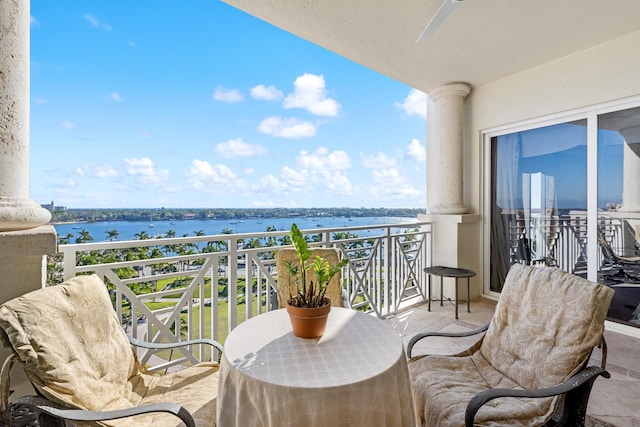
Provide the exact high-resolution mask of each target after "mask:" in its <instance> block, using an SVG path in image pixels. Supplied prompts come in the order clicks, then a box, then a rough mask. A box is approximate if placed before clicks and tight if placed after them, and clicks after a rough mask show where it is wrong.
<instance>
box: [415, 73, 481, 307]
mask: <svg viewBox="0 0 640 427" xmlns="http://www.w3.org/2000/svg"><path fill="white" fill-rule="evenodd" d="M470 91H471V88H470V87H469V85H467V84H465V83H451V84H447V85H444V86H440V87H437V88H436V89H434V90H432V91H430V92H429V98H428V101H427V214H426V215H419V216H418V219H419V220H422V221H428V222H431V236H432V252H431V254H432V263H433V264H432V265H434V266H436V265H442V266H446V267H461V268H466V269H470V270H473V271H475V272H476V273H477V275H476V276H475V277H473V278H472V279H471V294H470V295H467V294H466V288H465V289H463V288H464V287H460V294H459V298H460V299H461V300H466V299H468V298H474V297H476V296H478V295H480V294H481V293H482V280H481V278H482V274H481V270H480V269H481V260H479V259H478V256H477V252H476V251H475V248H478V247H479V246H480V241H479V238H480V237H479V236H481V226H482V223H481V222H480V216H479V215H476V214H473V215H472V214H469V213H468V212H469V211H470V209H469V208H468V207H466V206H464V203H463V190H464V180H463V177H464V174H463V149H462V148H463V142H464V140H463V126H464V97H465V96H467V95H468V94H469V92H470ZM443 283H444V289H443V294H444V296H445V297H448V298H453V297H454V295H455V280H454V279H450V278H445V279H444V282H443ZM432 290H433V291H434V295H433V296H435V297H439V296H440V295H439V293H440V287H439V286H434V287H433V289H432Z"/></svg>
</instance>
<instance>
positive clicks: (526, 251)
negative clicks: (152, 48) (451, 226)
mask: <svg viewBox="0 0 640 427" xmlns="http://www.w3.org/2000/svg"><path fill="white" fill-rule="evenodd" d="M589 129H594V130H593V131H592V132H590V131H589ZM487 141H488V145H489V147H488V150H487V154H488V157H489V162H488V163H489V164H488V166H489V169H490V181H489V185H488V188H487V190H488V192H489V207H488V209H487V215H488V216H489V221H488V222H489V226H488V232H489V233H488V236H489V248H490V250H489V257H488V259H487V261H486V262H487V268H488V270H489V279H490V281H489V283H490V285H489V289H488V291H491V292H500V291H501V289H502V285H503V283H504V279H505V277H506V274H507V272H508V270H509V268H510V266H511V265H512V264H514V263H522V264H529V265H548V266H556V267H559V268H561V269H563V270H565V271H568V272H571V273H574V274H577V275H580V276H582V277H585V278H589V279H590V280H597V281H598V282H600V283H603V284H606V285H608V286H611V288H612V289H614V290H615V296H614V300H613V302H612V305H611V309H610V310H609V319H610V320H614V321H617V322H621V323H624V324H628V325H638V326H640V107H636V108H628V109H618V110H615V111H597V110H594V111H593V112H588V113H585V115H584V118H580V119H577V120H571V121H566V122H562V123H555V124H553V125H549V126H540V127H534V128H528V129H524V130H518V131H514V132H504V133H495V134H490V135H489V136H488V138H487ZM589 237H591V239H589ZM590 240H591V241H590Z"/></svg>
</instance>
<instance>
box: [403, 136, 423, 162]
mask: <svg viewBox="0 0 640 427" xmlns="http://www.w3.org/2000/svg"><path fill="white" fill-rule="evenodd" d="M407 156H409V157H411V158H413V159H416V160H417V161H419V162H424V161H426V160H427V149H426V147H425V146H424V145H422V144H420V141H419V140H417V139H415V138H414V139H412V140H411V142H410V143H409V145H408V146H407Z"/></svg>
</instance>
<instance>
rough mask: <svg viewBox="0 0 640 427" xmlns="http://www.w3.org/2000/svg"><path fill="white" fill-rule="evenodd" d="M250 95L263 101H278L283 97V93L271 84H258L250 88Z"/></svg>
mask: <svg viewBox="0 0 640 427" xmlns="http://www.w3.org/2000/svg"><path fill="white" fill-rule="evenodd" d="M251 96H252V97H254V98H255V99H261V100H264V101H279V100H281V99H282V98H283V97H284V94H283V93H282V91H281V90H279V89H278V88H276V87H275V86H273V85H269V86H265V85H258V86H255V87H252V88H251Z"/></svg>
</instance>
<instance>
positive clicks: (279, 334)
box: [217, 307, 415, 427]
mask: <svg viewBox="0 0 640 427" xmlns="http://www.w3.org/2000/svg"><path fill="white" fill-rule="evenodd" d="M217 416H218V425H219V426H222V427H233V426H238V427H240V426H242V427H246V426H279V427H280V426H282V427H286V426H312V427H318V426H332V427H333V426H374V427H375V426H414V425H415V419H414V413H413V401H412V395H411V385H410V380H409V373H408V369H407V360H406V356H405V353H404V347H403V345H402V340H401V338H400V336H399V335H398V333H397V332H395V331H394V330H393V329H392V328H391V327H390V326H389V325H387V324H386V323H385V322H384V321H382V320H380V319H378V318H376V317H373V316H371V315H368V314H363V313H358V312H356V311H353V310H348V309H343V308H338V307H332V308H331V312H330V313H329V318H328V321H327V328H326V331H325V334H324V335H323V337H321V338H315V339H303V338H298V337H296V336H294V335H293V333H292V332H291V324H290V322H289V317H288V314H287V312H286V310H284V309H281V310H274V311H271V312H268V313H265V314H261V315H258V316H256V317H253V318H251V319H249V320H247V321H245V322H243V323H241V324H240V325H239V326H237V327H236V328H235V329H234V330H233V331H231V333H230V334H229V336H228V337H227V339H226V341H225V343H224V353H223V356H222V360H221V365H220V380H219V383H218V399H217Z"/></svg>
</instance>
